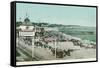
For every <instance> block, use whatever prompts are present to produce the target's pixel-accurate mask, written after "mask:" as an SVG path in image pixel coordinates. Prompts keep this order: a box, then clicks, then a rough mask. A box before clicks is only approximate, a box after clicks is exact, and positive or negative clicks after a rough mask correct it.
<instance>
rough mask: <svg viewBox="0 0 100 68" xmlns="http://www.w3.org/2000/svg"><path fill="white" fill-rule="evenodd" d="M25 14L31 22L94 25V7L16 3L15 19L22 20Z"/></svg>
mask: <svg viewBox="0 0 100 68" xmlns="http://www.w3.org/2000/svg"><path fill="white" fill-rule="evenodd" d="M27 16H28V17H29V19H30V21H31V22H48V23H50V24H63V25H80V26H93V27H95V26H96V8H95V7H80V6H79V7H77V6H59V5H44V4H29V3H17V4H16V20H17V21H24V19H25V18H26V17H27Z"/></svg>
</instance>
